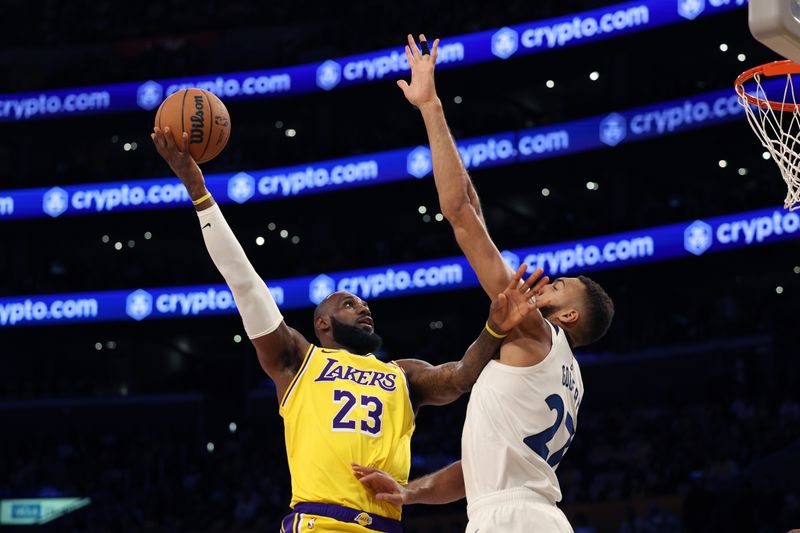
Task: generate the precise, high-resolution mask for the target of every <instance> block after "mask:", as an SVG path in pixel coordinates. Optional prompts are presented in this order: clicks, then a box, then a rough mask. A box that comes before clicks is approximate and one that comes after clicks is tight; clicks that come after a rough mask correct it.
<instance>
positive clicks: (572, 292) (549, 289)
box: [536, 278, 583, 311]
mask: <svg viewBox="0 0 800 533" xmlns="http://www.w3.org/2000/svg"><path fill="white" fill-rule="evenodd" d="M582 290H583V283H581V280H579V279H578V278H556V279H555V281H553V282H552V283H548V284H547V285H545V286H544V287H542V288H541V290H539V292H537V293H536V297H537V298H544V299H546V300H548V301H549V304H548V305H547V308H548V309H550V310H554V311H558V310H561V309H564V308H566V307H570V306H572V307H574V306H576V305H577V303H578V302H579V301H580V298H581V291H582Z"/></svg>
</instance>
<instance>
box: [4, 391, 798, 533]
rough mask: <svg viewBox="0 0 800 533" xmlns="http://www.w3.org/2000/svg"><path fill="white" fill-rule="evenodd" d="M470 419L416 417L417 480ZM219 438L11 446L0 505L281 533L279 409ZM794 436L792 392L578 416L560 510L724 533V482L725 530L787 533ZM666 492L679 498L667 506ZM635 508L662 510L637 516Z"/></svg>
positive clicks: (82, 519)
mask: <svg viewBox="0 0 800 533" xmlns="http://www.w3.org/2000/svg"><path fill="white" fill-rule="evenodd" d="M270 404H271V402H270ZM462 417H463V405H459V406H457V407H456V408H443V409H438V408H437V409H429V410H427V411H424V412H423V413H422V414H421V416H420V427H419V428H418V430H417V434H416V436H415V438H414V442H413V444H412V449H413V456H414V457H413V465H414V466H413V469H412V477H415V476H418V475H421V474H424V473H427V472H430V471H432V470H434V469H437V468H439V467H441V466H444V465H445V464H448V463H449V462H450V461H452V460H454V459H456V458H457V457H458V453H459V451H458V446H459V443H458V434H457V433H455V432H454V431H453V428H459V427H460V425H461V420H462ZM437 428H438V430H437ZM447 428H449V430H448V429H447ZM210 439H211V438H210V437H206V438H200V435H197V434H193V433H191V432H190V433H181V434H177V433H175V432H170V431H169V430H163V431H154V432H152V433H146V432H145V433H142V432H124V431H122V432H118V433H114V434H91V432H86V433H84V434H71V435H60V436H56V435H48V436H42V437H35V436H29V437H25V438H17V439H14V440H13V441H10V440H6V439H4V440H3V441H2V442H0V454H1V455H2V456H3V457H5V458H7V459H6V460H4V461H2V462H1V463H0V498H9V497H15V498H21V497H57V496H81V497H85V496H88V497H90V498H91V499H92V503H91V505H90V506H89V507H87V508H86V509H83V510H80V511H77V512H75V513H73V514H71V515H68V516H66V517H64V518H62V519H59V520H58V522H57V525H58V528H59V529H58V530H60V531H61V530H63V531H75V532H78V531H120V532H127V531H165V532H166V531H175V532H177V531H241V532H246V531H266V530H270V529H271V528H273V527H275V525H276V524H277V523H278V522H279V519H280V518H281V516H282V515H283V514H284V513H286V512H287V511H288V507H287V505H288V501H289V497H290V485H289V475H288V469H287V465H286V458H285V451H284V447H283V439H282V423H281V422H280V418H279V417H278V416H277V414H276V413H275V412H274V411H273V410H271V409H270V410H268V412H259V413H258V414H257V416H255V417H254V418H253V419H252V420H249V421H244V422H242V423H240V424H239V428H238V430H237V431H235V432H227V433H226V434H220V435H217V438H216V439H213V440H210ZM798 439H800V402H798V399H797V396H796V395H794V394H792V395H788V396H785V397H782V398H781V399H780V400H779V401H777V402H771V401H770V402H768V401H766V400H751V399H748V398H745V397H738V398H736V399H734V400H733V401H731V402H720V401H716V400H713V399H709V401H707V402H704V403H694V404H692V405H687V406H684V407H681V408H675V407H671V408H670V409H666V408H665V407H661V406H651V407H645V406H632V407H630V408H620V409H613V410H602V411H596V410H595V411H591V412H582V413H581V416H580V417H579V424H578V431H577V438H576V440H575V442H574V444H573V446H572V447H571V448H570V450H569V453H568V454H567V456H566V457H565V459H564V461H563V462H562V464H561V465H560V467H559V470H558V474H559V479H560V482H561V488H562V493H563V502H562V506H563V508H564V509H565V510H566V512H567V513H568V515H570V516H571V517H572V520H573V523H574V525H575V527H576V531H581V532H583V533H588V532H591V531H594V532H603V531H614V532H619V533H650V532H653V533H656V532H657V533H673V532H675V533H677V532H679V531H717V529H714V523H711V522H709V520H712V519H714V520H717V519H719V517H717V516H716V514H715V513H719V512H720V508H722V509H726V508H728V507H729V505H730V504H731V501H732V500H731V496H730V494H727V493H726V491H727V490H728V489H727V488H726V487H728V485H729V484H731V483H732V482H740V481H742V480H746V482H745V485H746V486H752V491H753V492H752V494H750V493H747V496H741V494H740V495H738V496H736V498H739V499H741V500H742V501H739V499H737V500H735V501H736V502H737V510H736V513H732V512H730V511H727V512H726V513H727V514H729V515H736V516H737V517H739V518H738V519H737V520H738V522H739V524H740V525H741V526H742V528H741V529H728V530H727V531H753V532H764V533H767V532H780V533H785V531H786V530H787V528H788V527H789V526H790V525H795V524H800V521H798V520H800V505H798V492H797V491H796V490H794V491H792V490H788V491H785V490H779V486H780V484H779V483H776V482H775V481H771V482H765V481H763V480H761V479H760V478H759V477H758V474H762V473H767V472H768V471H769V468H770V467H769V462H770V459H769V458H770V457H771V456H775V455H780V453H781V452H782V450H785V449H791V448H790V446H791V445H792V443H795V447H796V446H797V440H798ZM212 444H213V447H212ZM784 464H785V463H784ZM795 488H796V486H795ZM664 497H674V499H675V501H677V502H679V503H678V504H677V505H672V506H666V507H665V506H660V505H658V504H657V501H658V499H659V498H662V499H663V498H664ZM636 502H638V503H637V505H638V506H639V507H641V502H653V503H651V504H650V505H649V507H647V510H646V511H645V512H635V511H634V510H633V507H634V504H635V503H636ZM593 503H606V504H615V503H616V504H617V505H622V506H627V511H626V516H625V517H624V519H623V520H622V521H620V522H619V523H618V525H617V526H616V527H615V528H613V529H608V528H607V527H602V526H596V525H593V523H596V522H597V521H601V522H602V520H603V515H602V513H601V514H599V515H598V514H597V513H596V512H595V513H591V512H589V513H587V511H586V504H593ZM762 503H766V504H767V505H765V506H764V505H761V504H762ZM576 510H577V511H576ZM436 512H437V510H436V508H434V507H420V508H415V507H412V508H409V509H408V510H407V517H408V520H409V521H411V522H412V523H414V519H415V518H416V519H420V517H422V518H423V519H424V516H426V515H428V514H430V513H434V514H435V513H436ZM450 512H453V511H450ZM460 512H463V510H462V511H460ZM456 513H458V511H456ZM709 528H710V529H709ZM780 528H784V529H780Z"/></svg>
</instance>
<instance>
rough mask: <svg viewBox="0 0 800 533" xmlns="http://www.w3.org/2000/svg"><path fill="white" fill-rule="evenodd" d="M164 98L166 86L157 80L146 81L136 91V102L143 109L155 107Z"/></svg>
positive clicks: (148, 109)
mask: <svg viewBox="0 0 800 533" xmlns="http://www.w3.org/2000/svg"><path fill="white" fill-rule="evenodd" d="M163 98H164V88H163V87H161V84H160V83H158V82H155V81H152V80H150V81H146V82H144V83H143V84H141V85H140V86H139V89H138V90H137V91H136V104H137V105H138V106H139V107H141V108H142V109H146V110H147V111H150V110H151V109H155V108H156V107H157V106H158V105H159V104H160V103H161V100H163Z"/></svg>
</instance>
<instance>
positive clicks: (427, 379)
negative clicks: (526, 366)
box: [397, 264, 549, 410]
mask: <svg viewBox="0 0 800 533" xmlns="http://www.w3.org/2000/svg"><path fill="white" fill-rule="evenodd" d="M527 268H528V265H526V264H522V265H521V266H520V267H519V269H517V272H516V273H515V274H514V276H513V277H512V278H511V280H510V281H509V282H508V284H507V285H506V287H505V289H504V290H503V291H502V292H501V293H499V294H498V295H497V297H496V298H495V299H494V300H492V305H491V307H490V309H489V319H488V320H487V321H486V327H484V328H483V331H481V334H480V335H479V336H478V338H477V339H475V342H473V343H472V345H471V346H470V347H469V348H468V349H467V351H466V353H465V354H464V357H462V358H461V360H460V361H451V362H449V363H444V364H442V365H438V366H433V365H431V364H430V363H428V362H425V361H421V360H419V359H402V360H400V361H397V364H398V365H400V367H401V368H402V369H403V370H404V371H405V373H406V377H407V378H408V384H409V388H410V390H411V400H412V402H413V404H414V409H415V410H416V409H418V408H419V407H421V406H423V405H445V404H448V403H451V402H453V401H455V400H456V399H458V397H459V396H461V395H462V394H464V393H465V392H468V391H469V390H471V389H472V385H473V384H475V381H476V380H477V379H478V376H479V375H480V373H481V371H482V370H483V367H485V366H486V364H487V363H488V362H489V361H490V360H491V359H492V357H493V356H494V355H495V354H496V353H497V350H498V349H499V348H500V345H501V344H502V342H503V339H504V338H505V337H506V336H508V332H509V331H511V330H512V329H514V328H515V327H516V326H517V324H519V323H520V322H522V320H523V319H524V318H525V317H526V316H528V314H530V313H531V312H538V311H537V310H538V309H539V308H540V307H542V306H544V305H547V302H546V301H543V300H542V301H537V300H536V298H535V296H534V295H535V294H536V292H537V291H538V290H539V289H541V287H543V286H544V285H545V284H546V283H547V282H548V281H549V280H548V278H547V276H544V277H542V274H543V271H542V269H537V270H536V271H535V272H534V273H533V274H531V275H530V277H528V279H527V280H526V281H525V283H521V280H522V275H523V274H524V273H525V270H527Z"/></svg>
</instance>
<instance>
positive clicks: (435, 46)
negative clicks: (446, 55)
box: [431, 39, 439, 65]
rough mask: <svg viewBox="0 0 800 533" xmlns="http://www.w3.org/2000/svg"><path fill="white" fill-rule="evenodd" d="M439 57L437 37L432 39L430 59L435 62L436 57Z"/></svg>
mask: <svg viewBox="0 0 800 533" xmlns="http://www.w3.org/2000/svg"><path fill="white" fill-rule="evenodd" d="M437 57H439V39H436V40H434V41H433V49H432V50H431V61H433V64H434V65H435V64H436V58H437Z"/></svg>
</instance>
